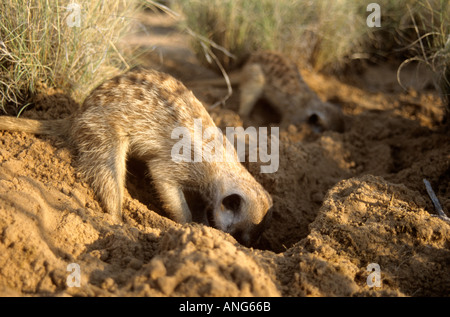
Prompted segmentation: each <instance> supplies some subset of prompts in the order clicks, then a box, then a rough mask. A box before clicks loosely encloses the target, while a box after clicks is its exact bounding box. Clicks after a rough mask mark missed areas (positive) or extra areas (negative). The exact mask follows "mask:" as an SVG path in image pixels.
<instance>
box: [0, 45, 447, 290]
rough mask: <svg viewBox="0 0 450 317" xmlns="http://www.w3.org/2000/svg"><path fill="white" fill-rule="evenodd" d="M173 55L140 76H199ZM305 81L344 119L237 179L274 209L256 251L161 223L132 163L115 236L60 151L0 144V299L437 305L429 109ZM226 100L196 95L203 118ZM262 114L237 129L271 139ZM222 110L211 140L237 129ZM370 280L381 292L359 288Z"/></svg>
mask: <svg viewBox="0 0 450 317" xmlns="http://www.w3.org/2000/svg"><path fill="white" fill-rule="evenodd" d="M172 50H174V51H177V50H176V49H174V48H172ZM182 52H183V54H184V55H183V54H181V55H183V56H179V58H178V59H174V60H171V59H169V58H166V59H165V60H164V62H165V64H164V65H163V66H161V65H160V60H159V58H158V57H157V56H156V57H154V60H153V61H152V60H151V58H150V57H148V58H149V60H147V62H148V63H149V64H152V63H153V66H155V67H156V68H158V69H161V70H164V71H168V72H170V73H172V74H174V75H175V76H177V77H179V78H180V79H181V80H188V79H191V77H192V75H193V74H202V73H205V72H207V70H204V69H202V68H200V66H198V64H195V63H194V62H192V56H190V57H187V56H186V55H185V54H186V51H182ZM303 75H304V77H305V80H306V81H307V82H308V83H309V84H310V85H311V87H312V88H313V89H314V90H316V91H317V92H318V93H319V95H320V96H321V98H323V99H324V100H329V101H331V102H334V103H338V104H340V105H341V106H342V108H343V111H344V113H345V114H346V119H345V124H346V129H345V132H343V133H336V132H324V133H322V134H318V135H316V134H313V133H312V132H311V131H309V130H308V129H307V128H306V127H300V128H294V127H290V128H289V129H287V130H286V131H281V134H280V155H279V158H280V165H279V170H278V171H277V172H276V173H272V174H260V173H259V170H260V169H259V165H258V163H250V164H246V167H247V168H248V169H249V171H250V172H251V173H252V174H253V175H254V176H255V178H257V179H258V180H259V181H260V182H261V183H262V184H263V185H264V187H265V188H266V189H267V190H268V191H269V192H270V193H271V194H272V196H273V200H274V209H275V210H274V215H273V220H272V222H271V224H270V226H269V228H268V229H267V230H266V232H265V233H264V235H263V237H262V239H261V241H260V243H259V244H258V245H255V246H254V248H246V247H243V246H242V245H240V244H238V243H237V242H236V241H235V240H234V238H232V237H231V236H229V235H227V234H225V233H223V232H220V231H218V230H215V229H213V228H208V227H205V226H202V225H198V224H189V225H184V226H181V225H179V224H176V223H174V222H173V221H171V220H169V219H167V218H165V217H164V216H163V215H162V211H160V210H159V209H158V206H157V203H156V201H155V195H154V192H153V190H152V188H151V186H150V185H149V184H150V180H149V179H148V178H147V177H146V176H145V174H146V172H145V166H144V165H143V164H141V163H140V162H133V161H130V162H129V164H128V167H129V174H128V179H127V191H128V192H127V193H126V198H125V203H124V211H123V212H124V218H125V221H124V223H123V225H120V226H117V225H113V223H112V222H111V219H110V217H109V215H107V214H104V213H103V211H102V209H101V208H100V206H99V204H98V202H97V200H96V198H95V195H94V193H93V191H92V190H91V189H90V187H89V186H88V185H87V184H86V183H85V182H84V181H83V179H82V178H81V177H80V175H78V173H77V172H76V168H75V166H76V165H75V164H76V163H75V162H74V159H73V157H72V154H71V152H70V150H69V149H67V148H66V147H65V146H64V140H63V139H60V138H57V137H36V136H33V135H29V134H25V133H12V132H7V131H0V295H3V296H5V295H30V296H48V295H50V296H67V295H69V296H70V295H80V296H350V295H357V296H380V295H381V296H383V295H388V296H447V295H448V294H450V265H449V263H450V224H449V223H446V222H444V221H443V220H441V219H439V218H436V217H433V214H434V213H435V211H434V207H433V205H432V203H431V200H430V199H429V197H428V195H427V193H426V190H425V187H424V184H423V181H422V180H423V179H424V178H426V179H428V180H429V181H430V182H431V185H432V186H433V188H434V190H435V191H436V194H437V196H438V198H439V199H440V201H441V204H442V205H443V208H444V211H446V212H447V213H448V211H449V210H450V186H449V180H450V142H449V141H450V137H449V135H448V132H446V131H445V130H444V129H442V128H441V127H439V124H438V121H439V120H440V119H441V118H442V113H443V107H442V105H441V104H440V102H439V99H438V98H437V97H436V96H434V95H433V93H432V92H424V93H417V92H415V91H411V92H409V93H404V92H395V91H396V90H395V89H393V88H392V87H388V88H389V89H386V87H384V88H383V89H386V90H384V91H385V92H383V90H382V91H380V90H378V91H372V92H368V91H367V90H365V89H362V88H361V87H359V88H357V87H355V86H350V85H346V84H344V83H342V82H339V81H337V80H336V79H334V78H326V77H323V76H321V75H318V74H314V73H310V72H307V71H304V72H303ZM385 77H386V76H384V75H383V74H381V78H385ZM225 92H226V91H225V90H224V89H218V88H211V87H200V88H199V87H197V88H196V90H194V93H195V94H196V95H197V96H198V97H199V98H200V99H201V100H202V101H204V103H205V104H211V103H212V102H214V101H216V100H217V99H218V98H220V97H221V96H223V95H224V94H225ZM266 106H267V105H264V104H261V105H258V107H257V109H256V112H255V118H256V119H255V122H246V123H245V124H254V125H258V124H259V123H260V122H262V123H264V124H266V123H267V124H268V123H270V121H271V120H269V119H270V116H269V115H268V114H270V110H268V109H267V107H266ZM76 107H78V105H77V104H75V103H74V102H73V101H72V100H71V99H70V98H68V97H67V96H65V95H63V94H61V93H59V92H58V91H52V90H49V91H48V93H47V94H45V95H42V96H39V97H38V98H37V99H36V105H35V106H34V108H33V109H30V110H29V111H27V112H26V113H25V116H27V117H31V118H40V119H51V118H62V117H65V116H67V115H68V114H69V113H71V112H72V111H73V110H74V109H75V108H76ZM236 109H237V95H234V96H233V97H232V98H231V99H230V100H229V101H228V102H227V104H226V105H225V107H218V108H215V109H210V113H211V115H212V117H213V118H214V120H215V121H216V124H217V125H218V126H219V127H221V128H224V127H227V126H238V125H241V124H242V121H241V120H240V118H239V117H238V116H237V114H236ZM257 119H258V120H260V121H256V120H257ZM261 120H262V121H261ZM264 120H265V121H264ZM72 263H75V264H77V266H71V264H72ZM68 266H69V270H68ZM77 268H79V273H80V274H79V276H80V277H81V281H80V287H76V281H77V280H76V279H75V278H74V276H75V275H76V273H77ZM368 268H369V270H368ZM377 268H378V269H379V271H377ZM373 274H375V275H373ZM377 274H378V275H377ZM378 277H379V280H380V282H381V284H380V287H376V286H373V283H374V282H376V281H377V278H378ZM368 278H369V281H368ZM74 283H75V284H74ZM370 286H373V287H370Z"/></svg>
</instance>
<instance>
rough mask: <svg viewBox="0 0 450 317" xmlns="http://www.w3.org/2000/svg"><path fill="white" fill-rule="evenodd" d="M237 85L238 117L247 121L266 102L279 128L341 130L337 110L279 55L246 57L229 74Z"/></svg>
mask: <svg viewBox="0 0 450 317" xmlns="http://www.w3.org/2000/svg"><path fill="white" fill-rule="evenodd" d="M229 78H230V82H231V84H232V85H239V89H240V102H239V115H240V116H241V117H242V118H248V117H249V116H250V113H251V111H252V109H253V107H254V106H255V104H256V102H257V101H258V100H259V99H264V100H266V101H267V102H268V103H269V104H270V105H271V106H272V107H274V108H275V110H276V111H277V112H278V113H279V114H280V115H281V122H280V126H281V127H282V128H286V127H287V126H289V125H290V124H294V125H298V124H301V123H308V124H310V125H311V126H312V127H313V128H315V130H317V131H320V130H323V129H325V130H335V131H343V129H344V121H343V114H342V112H341V110H340V108H339V107H338V106H336V105H333V104H331V103H329V102H324V101H322V100H320V98H319V96H317V94H316V93H315V92H314V91H313V90H312V89H311V88H310V87H309V86H308V85H307V84H306V83H305V81H304V80H303V78H302V76H301V75H300V72H299V70H298V68H297V65H295V63H294V62H292V61H290V60H289V59H287V58H286V57H284V56H283V55H281V54H279V53H276V52H270V51H260V52H255V53H253V54H251V55H250V57H249V58H248V60H247V61H246V62H245V64H244V66H243V67H242V69H241V70H240V71H237V72H233V73H231V74H230V75H229ZM188 84H192V85H198V84H210V85H226V82H225V80H224V79H222V78H219V79H205V80H195V81H192V82H189V83H188Z"/></svg>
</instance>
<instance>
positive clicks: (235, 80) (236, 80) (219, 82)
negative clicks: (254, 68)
mask: <svg viewBox="0 0 450 317" xmlns="http://www.w3.org/2000/svg"><path fill="white" fill-rule="evenodd" d="M228 78H229V79H230V83H231V85H232V86H237V85H239V84H240V82H241V72H240V71H236V72H232V73H229V74H228ZM186 85H187V86H196V85H211V86H226V85H227V82H226V81H225V78H223V77H220V78H210V79H198V80H192V81H188V82H186Z"/></svg>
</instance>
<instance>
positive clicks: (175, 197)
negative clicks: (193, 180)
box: [147, 162, 192, 223]
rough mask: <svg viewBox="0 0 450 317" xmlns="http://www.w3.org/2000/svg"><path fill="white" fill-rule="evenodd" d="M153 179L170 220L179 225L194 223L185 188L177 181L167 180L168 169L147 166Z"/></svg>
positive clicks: (156, 165)
mask: <svg viewBox="0 0 450 317" xmlns="http://www.w3.org/2000/svg"><path fill="white" fill-rule="evenodd" d="M147 166H148V168H149V170H150V174H151V176H152V179H153V183H154V186H155V188H156V191H157V193H158V196H159V199H160V200H161V202H162V207H163V208H164V211H166V212H167V213H168V216H169V218H170V219H172V220H173V221H175V222H178V223H187V222H191V221H192V215H191V211H190V209H189V206H188V204H187V202H186V198H185V197H184V193H183V188H182V187H181V186H180V184H178V183H177V182H176V181H170V180H168V179H167V174H166V175H164V174H161V173H166V171H167V168H161V167H160V166H159V165H158V164H155V163H154V162H149V163H148V164H147Z"/></svg>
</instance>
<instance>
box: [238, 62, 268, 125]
mask: <svg viewBox="0 0 450 317" xmlns="http://www.w3.org/2000/svg"><path fill="white" fill-rule="evenodd" d="M265 82H266V80H265V77H264V73H263V70H262V68H261V66H260V65H258V64H248V65H245V66H244V68H243V69H242V77H241V84H240V86H239V89H240V104H239V115H240V116H243V117H248V116H249V115H250V112H251V111H252V109H253V107H254V106H255V103H256V102H257V101H258V99H259V98H261V96H262V94H263V90H264V85H265Z"/></svg>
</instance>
